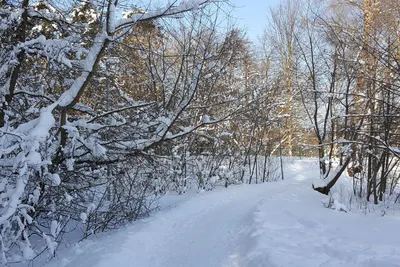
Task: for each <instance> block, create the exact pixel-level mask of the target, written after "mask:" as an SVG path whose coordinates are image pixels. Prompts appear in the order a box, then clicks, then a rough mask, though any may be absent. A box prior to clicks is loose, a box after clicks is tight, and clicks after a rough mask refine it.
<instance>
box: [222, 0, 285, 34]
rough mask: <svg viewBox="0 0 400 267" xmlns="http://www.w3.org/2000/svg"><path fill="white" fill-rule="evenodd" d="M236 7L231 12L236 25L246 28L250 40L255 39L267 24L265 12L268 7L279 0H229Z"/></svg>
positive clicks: (266, 12)
mask: <svg viewBox="0 0 400 267" xmlns="http://www.w3.org/2000/svg"><path fill="white" fill-rule="evenodd" d="M230 2H231V3H233V4H234V5H235V6H237V7H238V8H237V9H236V10H235V11H234V12H233V14H232V15H233V16H234V17H236V18H237V23H238V26H240V27H243V28H245V29H246V30H247V34H248V37H249V38H250V40H251V41H257V36H261V35H262V33H263V31H264V28H265V27H266V24H267V14H268V10H269V8H270V7H273V6H275V5H277V4H278V3H279V0H230Z"/></svg>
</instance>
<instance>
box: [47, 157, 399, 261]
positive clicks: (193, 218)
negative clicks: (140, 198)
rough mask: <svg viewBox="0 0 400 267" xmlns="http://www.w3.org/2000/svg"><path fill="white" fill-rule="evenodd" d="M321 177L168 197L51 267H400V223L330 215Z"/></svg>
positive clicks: (298, 173) (298, 168)
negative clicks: (316, 184)
mask: <svg viewBox="0 0 400 267" xmlns="http://www.w3.org/2000/svg"><path fill="white" fill-rule="evenodd" d="M317 173H318V171H317V165H316V162H315V161H313V160H307V159H306V160H297V161H293V162H292V163H291V164H289V165H288V167H287V169H286V173H285V177H286V178H287V179H286V180H285V181H280V182H274V183H266V184H261V185H260V184H259V185H241V186H233V187H230V188H228V189H222V188H221V189H218V190H216V191H213V192H206V193H201V194H197V195H186V196H169V197H168V198H169V199H171V198H175V200H174V205H173V207H169V208H166V207H165V205H164V207H165V208H164V209H162V210H161V211H159V212H157V213H156V214H154V215H153V216H151V217H150V218H148V219H146V220H144V221H140V222H135V223H134V224H133V225H131V226H129V227H126V228H124V229H121V230H119V231H115V232H109V233H107V235H104V236H102V237H99V238H91V239H90V240H86V241H84V242H82V243H81V244H79V245H77V246H74V247H73V248H70V249H66V250H61V251H58V253H57V258H56V259H54V260H52V261H51V262H49V263H48V264H47V265H46V267H80V266H82V267H88V266H91V267H159V266H163V267H178V266H188V267H189V266H190V267H196V266H198V267H200V266H201V267H213V266H215V267H217V266H221V267H222V266H223V267H235V266H246V267H257V266H263V267H269V266H304V267H313V266H367V267H368V266H400V231H399V229H400V219H399V218H396V217H395V216H384V217H381V216H378V215H375V214H370V215H363V214H362V213H352V212H348V213H345V212H340V211H335V210H332V209H327V208H325V207H324V206H323V204H322V200H324V199H325V198H326V197H324V196H322V195H320V194H319V193H317V192H314V191H313V190H312V189H311V181H312V179H314V178H315V177H317V175H318V174H317ZM188 196H190V197H188Z"/></svg>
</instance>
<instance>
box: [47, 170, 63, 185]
mask: <svg viewBox="0 0 400 267" xmlns="http://www.w3.org/2000/svg"><path fill="white" fill-rule="evenodd" d="M49 178H50V181H51V183H52V185H54V186H58V185H60V184H61V178H60V175H58V174H57V173H53V174H49Z"/></svg>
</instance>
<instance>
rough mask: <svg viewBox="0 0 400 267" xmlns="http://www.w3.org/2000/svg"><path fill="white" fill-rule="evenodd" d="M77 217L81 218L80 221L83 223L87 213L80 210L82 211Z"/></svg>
mask: <svg viewBox="0 0 400 267" xmlns="http://www.w3.org/2000/svg"><path fill="white" fill-rule="evenodd" d="M79 218H80V219H81V221H82V222H83V223H86V221H87V214H86V213H85V212H82V213H81V214H80V215H79Z"/></svg>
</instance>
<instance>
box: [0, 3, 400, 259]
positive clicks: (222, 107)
mask: <svg viewBox="0 0 400 267" xmlns="http://www.w3.org/2000/svg"><path fill="white" fill-rule="evenodd" d="M160 2H161V3H157V2H155V1H153V2H152V1H147V2H146V1H133V0H60V1H58V0H0V40H1V41H0V96H1V104H0V263H1V264H0V265H1V266H41V265H39V264H36V265H35V261H39V260H41V262H47V261H49V262H50V263H51V262H52V260H54V258H57V253H58V249H59V248H61V247H65V246H66V245H65V244H66V243H68V242H69V243H76V242H78V241H83V240H86V239H90V238H92V237H93V236H97V235H101V233H103V232H106V233H107V232H111V233H112V231H116V229H121V228H123V227H126V226H127V225H129V224H131V223H132V222H134V221H137V220H143V219H146V218H148V217H152V216H153V215H152V214H153V212H157V210H158V209H159V203H160V202H159V200H160V199H162V198H163V197H164V196H165V195H171V194H173V195H176V196H180V195H188V194H189V193H191V192H204V194H209V193H208V191H217V190H222V191H221V194H224V195H226V196H227V198H228V196H230V193H229V192H230V191H229V190H239V189H230V188H236V187H238V186H239V185H240V184H242V185H240V186H245V185H243V184H250V185H251V184H257V185H256V186H255V187H251V188H255V189H254V190H256V191H257V190H259V191H260V190H261V189H257V188H261V186H265V187H262V188H264V189H266V188H272V187H273V186H275V185H277V184H279V183H285V182H287V181H286V180H287V179H290V177H289V176H288V175H287V174H288V173H287V172H285V173H284V170H287V168H288V165H290V164H291V163H290V162H291V161H293V160H310V159H314V161H315V169H316V172H314V173H311V172H309V173H308V174H307V175H305V176H312V177H306V178H307V179H313V181H312V183H311V182H310V183H308V185H307V187H306V188H307V189H308V191H307V192H306V193H304V195H307V196H308V195H310V196H313V197H315V200H313V203H315V204H314V205H319V206H324V207H323V209H324V212H327V214H332V213H333V212H336V211H333V210H332V209H336V210H337V211H339V210H342V211H346V212H349V211H350V210H359V211H362V210H363V211H365V213H368V211H367V210H379V211H380V212H381V213H382V214H380V215H381V216H384V215H386V213H389V212H388V210H389V209H395V207H400V206H399V205H400V204H399V202H400V199H399V198H400V190H399V182H400V180H399V179H400V2H398V1H396V0H282V1H280V2H279V3H278V4H277V5H276V6H274V7H271V8H268V6H265V7H262V6H260V7H259V8H262V9H265V16H266V21H267V23H266V24H265V25H260V27H263V29H264V34H263V35H262V36H260V37H259V39H258V41H257V42H255V41H250V40H249V38H248V37H247V33H246V30H244V29H241V28H240V27H238V26H237V25H236V23H235V16H234V15H233V14H232V11H233V10H237V9H238V7H236V6H235V5H234V4H233V3H230V2H229V1H225V0H182V1H164V2H162V1H160ZM238 10H239V13H240V8H239V9H238ZM285 168H286V169H285ZM306 168H307V167H306ZM282 180H283V181H282ZM344 180H346V181H347V189H349V190H348V192H347V193H346V194H343V192H342V194H338V193H335V194H333V193H332V192H333V191H334V190H333V189H334V188H335V187H336V186H337V185H338V184H339V183H343V181H344ZM269 182H276V183H269ZM287 183H289V182H287ZM264 184H265V185H264ZM267 184H268V186H269V187H267ZM225 188H226V189H225ZM246 188H247V187H246ZM279 188H282V190H284V189H285V188H289V185H288V186H285V184H283V186H281V187H279ZM246 190H247V189H246ZM276 190H278V189H276ZM282 190H281V191H282ZM285 190H286V189H285ZM342 191H343V190H342ZM231 192H233V191H231ZM246 192H247V191H246ZM268 192H270V193H268ZM273 192H275V191H274V190H272V189H269V191H268V190H267V191H265V192H264V193H263V194H265V197H268V194H273ZM282 192H283V191H282ZM338 192H339V191H338ZM210 194H213V192H210ZM243 194H244V193H243ZM246 194H249V195H252V194H253V193H252V191H251V190H250V191H249V192H248V193H246ZM211 196H213V195H211ZM321 196H322V197H323V198H327V199H328V200H327V201H326V202H324V205H322V204H321V201H320V200H319V198H320V197H321ZM243 198H244V196H243ZM253 204H254V205H255V204H256V203H253ZM319 206H318V207H319ZM374 207H375V208H374ZM382 207H384V208H382ZM326 208H328V209H326ZM313 209H314V208H313ZM334 214H340V216H348V214H347V213H345V212H343V213H342V212H337V213H334ZM282 216H283V215H282ZM332 216H333V215H332ZM334 216H338V215H334ZM285 218H286V217H285ZM305 225H306V224H305ZM399 225H400V224H399ZM71 233H72V235H73V236H74V237H73V238H74V240H75V241H73V242H72V241H68V240H72V239H71V238H70V237H69V236H71ZM398 237H399V238H398V239H399V240H400V236H398ZM282 242H283V241H282ZM398 252H399V253H400V251H398ZM398 255H399V254H398ZM271 257H272V256H271ZM43 259H44V260H43ZM65 264H67V263H65ZM332 264H333V265H329V266H337V265H335V264H334V263H332ZM360 264H361V263H360ZM393 264H394V265H393ZM396 264H399V261H397V263H392V265H387V264H385V263H383V265H380V266H400V265H396ZM55 266H66V265H61V264H60V265H55ZM73 266H77V265H73ZM82 266H94V265H88V264H87V265H82ZM96 266H97V265H96ZM99 266H100V265H99ZM101 266H103V265H101ZM104 266H116V267H117V266H125V265H118V264H117V265H104ZM127 266H132V265H127ZM133 266H136V265H133ZM137 266H158V265H156V264H150V263H147V265H146V264H145V263H142V265H137ZM163 266H167V267H169V266H168V265H163ZM171 266H178V265H171ZM179 266H192V265H184V264H183V265H179ZM204 266H214V265H204ZM215 266H217V265H215ZM218 266H220V265H218ZM224 266H225V265H224ZM226 266H249V267H250V266H275V265H269V264H267V263H265V264H261V265H257V264H254V262H253V263H248V265H244V264H242V265H240V264H239V265H233V264H232V265H226ZM276 266H278V265H276ZM279 266H320V265H313V264H306V265H290V264H286V265H285V264H283V265H279ZM327 266H328V265H327ZM349 266H358V265H357V264H354V265H349ZM360 266H361V265H360ZM363 266H369V265H363ZM371 266H376V265H371Z"/></svg>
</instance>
